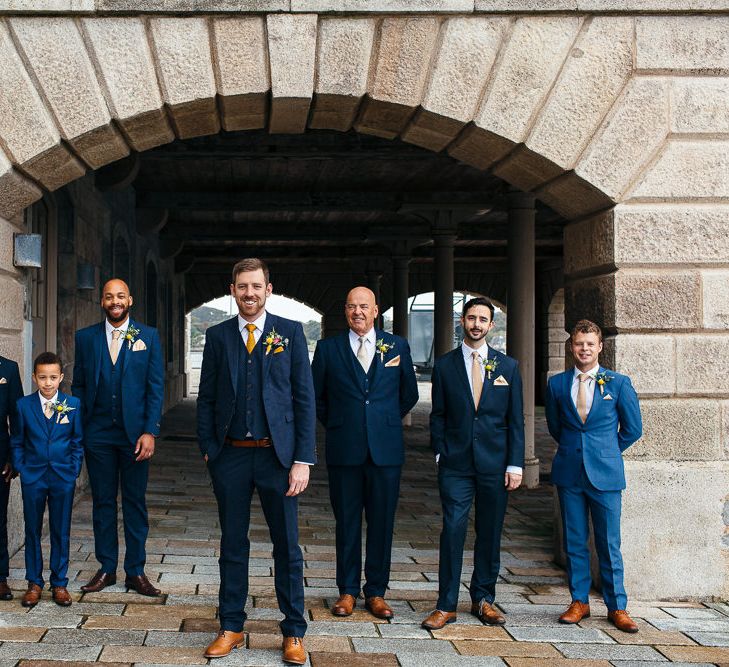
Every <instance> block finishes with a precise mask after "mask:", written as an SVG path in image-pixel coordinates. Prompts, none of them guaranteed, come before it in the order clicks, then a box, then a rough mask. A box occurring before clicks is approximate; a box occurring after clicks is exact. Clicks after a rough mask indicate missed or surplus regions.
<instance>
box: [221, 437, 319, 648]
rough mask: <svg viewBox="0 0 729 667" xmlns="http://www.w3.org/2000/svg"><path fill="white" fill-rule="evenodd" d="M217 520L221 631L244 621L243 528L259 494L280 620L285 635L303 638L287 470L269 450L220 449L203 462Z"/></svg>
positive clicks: (300, 575)
mask: <svg viewBox="0 0 729 667" xmlns="http://www.w3.org/2000/svg"><path fill="white" fill-rule="evenodd" d="M208 470H209V472H210V477H211V479H212V481H213V491H214V492H215V498H216V499H217V501H218V515H219V517H220V529H221V533H222V536H221V540H220V559H219V560H218V562H219V564H220V591H219V594H218V598H219V600H218V605H219V615H220V629H221V630H231V631H233V632H241V631H242V630H243V624H244V623H245V620H246V618H247V616H246V613H245V610H244V608H245V603H246V598H247V597H248V560H249V555H250V547H251V544H250V540H249V539H248V527H249V525H250V518H251V500H252V498H253V491H254V489H257V490H258V497H259V498H260V499H261V507H262V509H263V514H264V516H265V517H266V523H267V524H268V530H269V533H270V535H271V542H272V543H273V563H274V587H275V589H276V599H277V600H278V606H279V609H280V610H281V613H282V614H283V615H284V620H283V621H281V624H280V625H281V632H282V633H283V635H284V637H303V636H304V634H305V632H306V620H305V619H304V559H303V557H302V555H301V548H300V547H299V524H298V501H297V498H296V497H295V496H293V497H287V496H286V491H287V490H288V488H289V470H288V468H284V467H283V466H282V465H281V463H280V462H279V460H278V458H277V456H276V452H275V450H274V448H273V447H264V448H244V447H230V446H226V447H223V449H222V451H221V452H220V454H219V455H218V456H217V457H216V458H215V460H214V461H211V462H210V463H209V464H208Z"/></svg>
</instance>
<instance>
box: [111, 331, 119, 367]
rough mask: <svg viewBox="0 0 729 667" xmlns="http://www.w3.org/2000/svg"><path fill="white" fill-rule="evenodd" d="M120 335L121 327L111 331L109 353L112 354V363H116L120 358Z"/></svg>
mask: <svg viewBox="0 0 729 667" xmlns="http://www.w3.org/2000/svg"><path fill="white" fill-rule="evenodd" d="M119 336H121V331H119V329H114V330H113V331H112V332H111V347H110V348H109V354H110V355H111V363H112V364H115V363H116V360H117V359H118V358H119Z"/></svg>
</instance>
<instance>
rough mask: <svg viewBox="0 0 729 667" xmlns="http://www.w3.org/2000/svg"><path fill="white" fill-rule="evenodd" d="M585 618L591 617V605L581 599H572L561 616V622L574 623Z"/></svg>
mask: <svg viewBox="0 0 729 667" xmlns="http://www.w3.org/2000/svg"><path fill="white" fill-rule="evenodd" d="M583 618H590V605H589V604H585V603H584V602H580V601H579V600H572V604H571V605H570V606H569V607H567V611H566V612H565V613H564V614H562V615H561V616H560V617H559V622H560V623H565V624H567V625H573V624H574V623H579V622H580V621H581V620H582V619H583Z"/></svg>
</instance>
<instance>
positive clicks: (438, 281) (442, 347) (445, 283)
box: [433, 227, 456, 359]
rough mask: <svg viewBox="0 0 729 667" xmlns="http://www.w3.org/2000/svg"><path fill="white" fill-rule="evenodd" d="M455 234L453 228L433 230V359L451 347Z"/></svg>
mask: <svg viewBox="0 0 729 667" xmlns="http://www.w3.org/2000/svg"><path fill="white" fill-rule="evenodd" d="M455 240H456V234H455V231H454V230H453V229H438V228H437V227H436V228H435V229H434V230H433V246H434V252H433V259H434V262H435V271H434V279H435V282H434V285H433V292H434V293H435V300H434V310H435V312H434V313H433V356H434V359H437V358H438V357H440V356H442V355H444V354H445V353H446V352H449V351H450V350H451V349H453V289H454V261H453V245H454V243H455Z"/></svg>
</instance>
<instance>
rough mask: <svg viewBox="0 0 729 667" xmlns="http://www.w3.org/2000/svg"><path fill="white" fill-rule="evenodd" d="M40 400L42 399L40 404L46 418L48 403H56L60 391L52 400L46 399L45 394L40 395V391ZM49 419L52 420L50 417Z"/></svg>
mask: <svg viewBox="0 0 729 667" xmlns="http://www.w3.org/2000/svg"><path fill="white" fill-rule="evenodd" d="M38 398H40V402H41V411H42V412H43V415H44V416H45V414H46V403H53V402H54V401H56V400H57V399H58V391H56V393H55V394H53V396H52V397H51V398H46V397H45V396H43V394H41V393H40V390H38ZM48 419H50V417H48Z"/></svg>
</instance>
